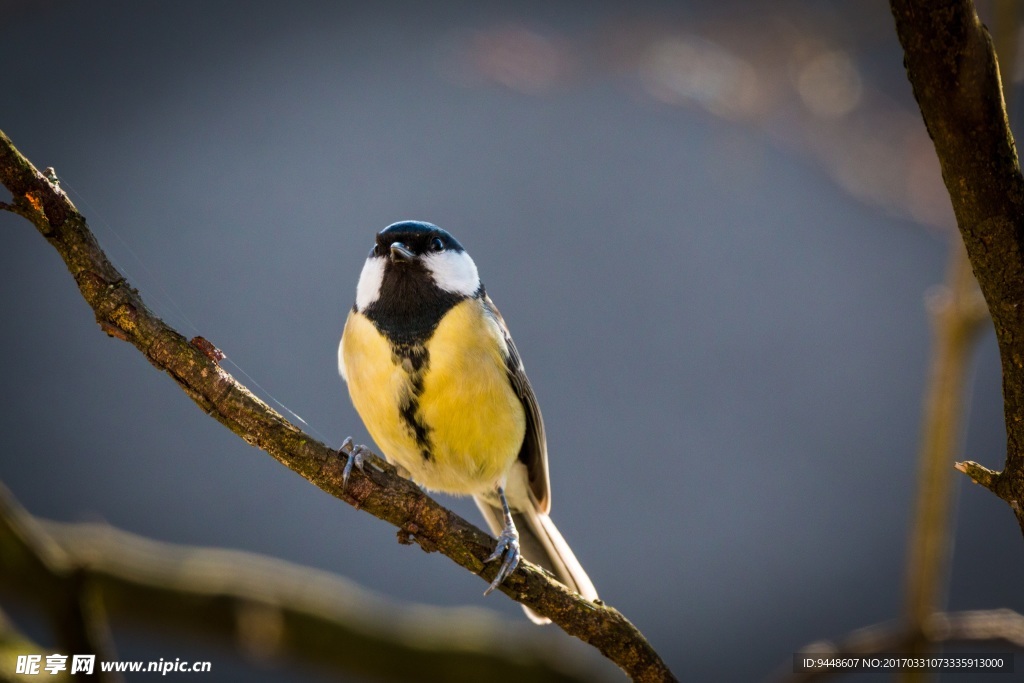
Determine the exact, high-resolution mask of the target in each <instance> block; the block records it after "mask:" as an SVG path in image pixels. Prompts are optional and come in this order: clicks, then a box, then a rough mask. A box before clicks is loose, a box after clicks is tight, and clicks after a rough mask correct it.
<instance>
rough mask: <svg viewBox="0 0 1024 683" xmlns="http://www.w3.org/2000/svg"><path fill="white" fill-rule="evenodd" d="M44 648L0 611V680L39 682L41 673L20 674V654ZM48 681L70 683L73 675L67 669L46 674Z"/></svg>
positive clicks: (5, 681) (40, 651)
mask: <svg viewBox="0 0 1024 683" xmlns="http://www.w3.org/2000/svg"><path fill="white" fill-rule="evenodd" d="M42 652H43V648H42V647H41V646H40V645H38V644H37V643H33V642H32V641H31V640H29V639H28V638H26V637H25V636H23V635H22V634H21V633H19V632H18V630H17V629H16V628H15V627H14V624H12V623H11V622H10V620H9V619H8V618H7V615H5V614H4V613H3V612H2V611H0V682H2V683H37V682H38V680H39V675H38V674H36V675H32V674H19V673H16V671H17V663H18V656H19V655H38V654H40V653H42ZM46 680H47V681H54V683H68V681H70V680H71V677H70V676H69V675H68V672H67V670H65V671H58V672H57V673H56V674H50V673H49V672H47V674H46Z"/></svg>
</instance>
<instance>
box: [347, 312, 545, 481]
mask: <svg viewBox="0 0 1024 683" xmlns="http://www.w3.org/2000/svg"><path fill="white" fill-rule="evenodd" d="M423 348H424V349H425V351H426V362H425V364H424V366H423V367H422V368H421V369H420V371H419V372H417V371H416V370H415V368H413V367H412V364H410V363H409V362H408V361H406V362H404V363H403V361H402V357H401V356H400V355H399V354H396V353H395V352H394V350H393V348H392V345H391V343H390V342H389V341H388V340H387V338H386V337H384V336H383V335H381V334H380V332H378V331H377V328H376V327H374V325H373V323H372V322H370V320H368V319H367V318H366V317H365V316H364V315H362V314H361V313H358V312H352V313H351V314H349V318H348V321H347V323H346V325H345V334H344V336H343V337H342V349H341V351H342V355H343V357H344V361H345V369H346V374H347V376H348V387H349V395H350V396H351V397H352V403H353V404H354V405H355V407H356V410H357V411H358V412H359V415H360V417H362V419H363V422H364V423H365V424H366V427H367V429H368V430H369V432H370V435H371V436H372V437H373V439H374V441H376V442H377V445H378V446H379V447H380V448H381V450H383V452H384V455H385V456H387V458H388V459H389V460H391V461H392V462H394V463H395V464H396V465H399V466H401V467H403V468H405V469H406V470H407V471H408V472H409V474H410V475H411V477H412V479H413V480H414V481H416V482H418V483H420V484H422V485H423V486H426V487H427V488H430V489H434V490H439V491H444V492H447V493H454V494H474V493H483V492H486V491H489V490H491V489H493V487H494V485H495V484H496V483H497V482H498V481H499V480H500V479H501V478H502V477H503V476H504V475H505V473H506V472H507V471H508V468H509V467H511V465H512V464H513V463H514V462H515V460H516V457H517V456H518V454H519V449H520V447H521V445H522V442H523V437H524V435H525V432H526V416H525V412H524V409H523V405H522V403H521V401H520V400H519V397H518V396H517V395H516V393H515V391H514V390H513V389H512V386H511V384H510V383H509V380H508V374H507V370H506V369H505V362H504V357H503V355H502V353H503V351H504V340H503V337H502V334H501V330H500V328H499V327H498V325H497V323H496V322H495V321H494V320H493V319H492V318H491V317H490V316H489V315H488V314H487V313H486V312H485V310H484V308H483V306H482V305H481V303H480V302H479V301H477V300H475V299H467V300H465V301H462V302H460V303H459V304H457V305H456V306H454V307H453V308H452V309H451V310H450V311H449V312H448V313H447V314H446V315H445V316H444V318H442V320H441V322H440V324H439V325H438V326H437V329H436V330H435V331H434V333H433V335H432V336H431V337H430V338H429V339H427V340H426V341H425V342H424V343H423ZM417 427H418V428H419V430H420V431H419V437H420V438H419V439H417ZM425 446H426V447H425Z"/></svg>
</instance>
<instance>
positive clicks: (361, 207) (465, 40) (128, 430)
mask: <svg viewBox="0 0 1024 683" xmlns="http://www.w3.org/2000/svg"><path fill="white" fill-rule="evenodd" d="M369 5H370V4H369V3H366V4H365V6H364V5H357V4H355V3H328V2H297V3H281V2H259V3H205V2H197V1H194V0H183V1H180V2H176V3H171V4H167V3H163V4H151V3H135V2H127V1H114V0H96V1H94V2H89V3H77V2H68V1H66V0H54V1H51V2H47V3H37V2H25V1H13V2H12V0H4V1H3V3H2V7H0V13H2V14H3V16H4V17H5V21H4V24H5V30H4V39H3V41H2V42H0V63H3V64H4V65H5V66H6V68H5V69H4V72H5V75H4V85H3V90H2V93H0V129H2V130H4V132H6V133H7V134H8V135H9V136H10V137H11V138H12V139H13V141H14V143H15V145H17V146H18V147H19V149H20V150H21V151H22V152H23V153H24V154H25V155H26V156H28V157H29V158H30V159H31V160H32V161H33V162H34V163H35V164H36V165H37V166H39V167H40V168H43V167H45V166H54V167H55V168H56V171H57V173H58V175H59V176H60V178H61V179H62V183H63V185H62V186H63V187H64V189H65V190H67V191H68V193H69V195H70V197H71V199H72V200H73V201H74V202H75V203H76V205H77V206H78V208H79V209H80V210H81V211H82V212H83V213H84V214H85V215H86V217H87V218H88V220H89V224H90V226H91V227H92V229H93V231H94V232H95V233H96V235H97V237H98V238H99V240H100V242H101V244H102V245H103V247H104V248H105V249H106V250H107V253H108V254H109V255H110V256H111V258H112V259H113V261H114V262H115V265H117V266H118V267H119V268H121V269H122V271H123V272H125V273H126V274H127V276H128V278H129V280H130V281H131V283H132V284H133V285H135V286H136V287H138V288H139V290H140V291H141V293H142V296H143V297H144V299H145V300H146V301H147V303H148V304H149V305H150V306H151V307H152V308H153V309H154V311H155V312H156V313H157V314H158V315H160V316H161V317H163V318H164V319H165V320H166V321H167V322H168V323H170V324H171V325H172V326H174V327H176V328H177V329H178V330H179V331H180V332H181V333H182V334H184V335H185V336H188V337H191V336H194V335H202V336H204V337H206V338H207V339H209V340H210V341H211V342H213V343H214V344H216V345H217V346H218V347H220V348H221V349H222V350H223V351H224V352H225V353H226V354H227V356H228V358H229V360H230V361H231V362H232V363H233V364H234V365H231V364H226V365H225V368H226V369H227V370H228V371H230V372H232V374H234V375H235V376H236V377H237V378H238V379H239V380H240V381H241V382H242V383H243V384H246V385H247V386H249V387H250V388H251V389H253V390H254V391H255V392H256V393H258V394H259V395H261V396H262V397H263V398H264V399H265V400H267V401H268V402H272V405H275V407H278V409H279V410H281V411H282V412H284V409H283V408H281V407H279V406H277V404H276V403H273V402H274V401H278V402H280V403H281V404H283V405H284V406H287V409H289V410H291V411H294V412H295V413H297V414H298V415H301V416H302V418H303V419H304V420H305V421H306V422H308V424H309V425H310V427H311V429H312V430H315V431H314V435H315V436H320V437H322V438H323V439H324V440H325V441H326V442H327V443H329V444H332V445H335V446H337V445H340V444H341V442H342V440H343V438H344V437H345V436H347V435H352V436H354V437H355V439H356V441H357V442H359V441H364V442H366V443H372V442H370V441H369V438H368V436H367V435H366V432H365V431H364V429H363V427H362V425H361V423H360V421H359V418H358V417H357V415H356V414H355V412H354V410H353V409H352V407H351V405H350V403H349V400H348V397H347V393H346V391H345V388H344V385H343V384H342V382H341V380H340V378H339V377H338V375H337V370H336V355H335V354H336V345H337V340H338V338H339V336H340V334H341V330H342V326H343V323H344V319H345V315H346V313H347V310H348V307H349V306H350V305H351V303H352V301H353V299H354V293H355V285H356V280H357V278H358V274H359V269H360V267H361V265H362V262H363V259H364V258H365V255H366V253H367V251H368V249H369V247H370V246H371V243H372V238H373V234H374V233H375V232H376V231H378V230H380V229H381V228H383V227H384V226H386V225H388V224H389V223H391V222H393V221H396V220H400V219H421V220H427V221H431V222H434V223H437V224H438V225H440V226H442V227H444V228H446V229H448V230H449V231H451V232H452V233H453V234H455V235H456V236H457V237H458V239H459V240H460V241H461V242H462V243H463V244H464V245H465V246H466V248H467V250H468V251H469V252H470V253H471V254H472V255H473V257H474V259H475V260H476V262H477V264H478V266H479V268H480V271H481V274H482V277H483V279H484V282H485V283H486V285H487V288H488V291H489V292H490V294H491V296H492V297H493V298H494V300H495V302H496V303H497V304H498V306H499V307H500V308H501V310H502V313H503V314H504V316H505V319H506V320H507V321H508V323H509V326H510V328H511V330H512V332H513V334H514V336H515V339H516V342H517V344H518V346H519V349H520V351H521V353H522V355H523V358H524V361H525V363H526V367H527V371H528V372H529V375H530V378H531V380H532V382H533V385H534V387H535V389H536V392H537V395H538V397H539V400H540V405H541V407H542V410H543V412H544V417H545V423H546V425H547V431H548V440H549V447H550V453H551V477H552V483H553V501H554V507H553V515H552V516H553V518H554V520H555V521H556V522H557V524H558V526H559V528H560V529H561V531H562V532H563V534H564V535H565V536H566V538H567V539H568V541H569V542H570V544H571V545H572V547H573V548H574V550H575V552H576V554H577V555H578V557H579V559H580V561H581V562H582V563H583V565H584V566H585V567H586V568H587V571H588V572H589V574H590V576H591V578H592V579H593V581H594V583H595V584H596V586H597V588H598V591H599V592H600V594H601V596H602V598H604V599H605V600H606V601H607V602H608V603H609V604H611V605H613V606H615V607H616V608H618V609H619V610H621V611H622V612H623V613H624V614H625V615H626V616H627V617H628V618H629V619H630V620H632V621H633V622H634V623H635V624H636V625H637V626H638V627H639V628H640V629H641V630H642V631H643V632H644V633H645V635H646V636H647V637H648V638H649V639H650V641H651V643H652V644H653V646H654V647H655V648H656V649H657V650H659V652H660V653H661V654H662V655H663V656H664V657H665V658H666V659H667V661H668V664H669V665H670V666H671V667H672V669H673V670H674V672H675V673H676V675H677V676H679V677H680V678H681V679H687V680H699V681H709V680H737V681H738V680H756V679H760V678H763V677H765V676H768V675H769V674H771V673H772V672H775V671H777V670H778V669H779V668H780V667H785V666H786V665H787V663H788V662H790V661H791V657H792V653H793V652H794V651H796V650H797V649H798V648H800V647H802V646H804V645H806V644H807V643H809V642H812V641H815V640H819V639H825V638H833V639H834V638H840V637H842V636H843V635H844V634H846V633H848V632H849V631H852V630H854V629H857V628H860V627H863V626H866V625H869V624H873V623H876V622H880V621H885V620H888V619H893V618H895V617H897V616H899V614H900V613H901V610H902V608H903V595H904V567H905V565H906V557H907V549H906V544H907V538H908V533H909V528H910V520H911V513H912V510H913V502H914V498H913V496H914V491H915V473H916V463H917V449H918V444H919V441H920V422H921V413H922V408H921V399H922V393H923V391H924V386H925V379H926V370H927V360H928V354H929V351H930V347H931V338H930V332H929V321H928V316H927V314H926V310H925V299H926V296H927V294H928V292H929V291H930V290H931V288H933V287H934V286H935V285H937V284H939V283H941V282H942V280H943V278H944V272H945V268H946V263H947V260H948V250H949V240H950V236H951V235H952V234H953V232H952V230H953V220H952V214H951V209H950V206H949V200H948V197H947V196H946V193H945V190H944V188H943V187H942V184H941V179H940V177H939V172H938V166H937V162H936V160H935V155H934V151H933V149H932V146H931V143H930V141H929V139H928V136H927V133H926V131H925V129H924V126H923V124H922V122H921V120H920V116H919V113H918V110H917V107H916V105H915V103H914V100H913V97H912V94H911V91H910V86H909V84H908V82H907V80H906V76H905V74H904V70H903V66H902V51H901V50H900V47H899V44H898V42H897V40H896V35H895V30H894V28H893V22H892V18H891V15H890V14H889V9H888V5H887V3H885V2H881V1H880V0H872V1H871V2H860V3H846V2H810V1H806V2H796V1H790V0H787V1H783V2H778V1H774V2H732V1H726V2H721V1H718V2H714V3H712V2H654V1H640V2H634V3H629V8H628V9H626V5H625V4H623V3H614V2H589V3H582V2H576V3H545V2H524V3H517V6H516V7H515V8H514V9H513V8H511V7H509V6H502V5H500V4H483V3H472V2H445V3H414V2H404V3H403V2H384V3H375V4H373V5H372V6H369ZM983 8H984V7H983ZM1004 71H1005V69H1004ZM1021 75H1022V70H1021V69H1019V68H1017V65H1014V68H1013V69H1012V70H1010V71H1009V73H1004V74H1003V77H1004V83H1005V85H1006V87H1007V89H1008V90H1010V89H1011V88H1016V87H1017V85H1018V84H1019V82H1020V80H1021ZM2 199H6V197H3V198H2ZM0 235H2V245H3V246H2V249H0V272H2V277H3V282H4V284H3V286H2V287H0V315H2V316H3V318H4V319H5V320H7V321H8V323H7V324H8V326H9V327H8V331H7V334H4V335H0V356H2V357H3V358H4V359H5V360H4V366H3V367H4V379H5V386H6V391H7V392H8V399H7V400H6V402H5V403H6V405H7V408H6V409H5V410H4V411H3V412H2V414H0V435H2V439H3V441H2V444H0V453H2V454H0V479H2V481H3V482H5V483H6V485H7V486H8V487H10V488H11V490H12V491H13V493H14V495H15V496H16V497H17V498H18V499H19V500H20V501H21V503H22V504H23V505H24V506H25V507H26V508H27V509H28V510H29V511H30V512H32V513H34V514H36V515H39V516H42V517H46V518H50V519H56V520H64V521H103V522H107V523H109V524H111V525H114V526H116V527H119V528H122V529H126V530H128V531H132V532H135V533H138V534H142V535H145V536H148V537H151V538H154V539H158V540H163V541H171V542H176V543H187V544H194V545H210V546H221V547H227V548H237V549H243V550H249V551H254V552H258V553H264V554H267V555H271V556H274V557H280V558H285V559H287V560H289V561H292V562H296V563H300V564H304V565H308V566H311V567H315V568H319V569H322V570H327V571H330V572H334V573H337V574H340V575H344V576H346V577H349V578H351V579H353V580H354V581H356V582H358V583H360V584H362V585H363V586H365V587H367V588H369V589H371V590H373V591H375V592H377V593H379V594H381V595H383V596H386V597H387V598H389V599H392V600H395V601H400V602H415V603H426V604H434V605H472V606H477V607H486V608H487V609H489V610H493V611H495V612H497V613H499V614H500V615H502V617H503V618H505V619H507V620H508V621H509V622H517V623H518V622H524V621H525V617H524V616H523V615H522V612H521V611H520V609H519V606H518V605H516V604H515V603H513V602H512V601H510V600H508V599H507V598H505V597H504V596H502V595H493V596H491V597H489V598H486V599H485V598H483V597H481V592H482V591H483V589H484V587H485V586H484V583H483V582H482V581H481V580H480V579H478V578H476V577H474V576H472V575H470V574H469V573H467V572H465V571H464V570H462V569H460V568H458V567H456V566H454V565H453V564H452V563H451V561H449V560H448V559H446V558H444V557H441V556H439V555H436V554H433V555H427V554H424V553H422V552H419V551H415V550H413V549H411V548H408V547H404V546H400V545H399V544H397V543H396V542H395V535H394V531H393V529H392V528H391V527H389V526H387V525H386V524H384V523H383V522H380V521H378V520H376V519H374V518H372V517H371V516H369V515H367V514H363V513H360V512H357V511H355V510H353V509H352V508H351V507H349V506H347V505H344V504H341V503H340V502H339V501H337V500H334V499H332V498H330V497H329V496H327V495H325V494H324V493H322V492H320V491H319V490H317V489H316V488H315V487H313V486H311V485H310V484H308V483H307V482H305V481H304V480H302V479H301V478H300V477H298V476H296V475H295V474H293V473H292V472H290V471H289V470H287V469H285V468H284V467H282V466H280V465H279V464H278V463H277V462H275V461H274V460H273V459H272V458H270V457H267V456H266V455H265V454H264V453H262V452H261V451H258V450H256V449H254V448H252V447H250V446H248V445H247V444H245V443H244V442H243V441H242V440H240V439H238V438H237V437H235V436H234V435H233V434H231V433H230V432H229V431H228V430H226V429H225V428H223V427H222V426H221V425H219V424H217V423H216V422H215V421H213V420H211V419H209V418H208V417H207V416H206V415H204V414H203V413H202V411H200V410H197V409H196V406H195V405H193V404H192V402H191V401H189V400H188V399H187V397H186V396H185V395H183V393H182V392H181V390H180V389H179V388H178V387H177V386H176V385H175V383H174V382H172V381H170V380H169V378H168V377H167V376H165V375H164V374H162V373H159V372H155V371H154V370H153V368H152V367H151V366H150V365H149V364H148V363H147V362H146V361H145V359H144V358H143V357H142V356H141V354H139V353H138V352H137V351H136V350H135V349H134V348H131V347H130V346H128V345H127V344H124V343H122V342H120V341H117V340H113V339H110V338H108V337H107V336H106V335H105V334H103V333H102V332H101V331H100V330H99V329H98V327H97V325H96V323H95V320H94V318H93V314H92V312H91V311H90V310H89V309H88V307H87V306H86V304H85V303H84V302H83V300H82V299H81V296H80V295H79V293H78V292H77V290H76V288H75V287H74V283H73V281H72V280H71V278H70V277H69V276H68V273H67V271H66V269H65V267H64V265H63V263H62V262H61V261H60V260H59V257H58V255H57V253H56V252H55V251H54V250H53V249H52V248H51V247H50V246H49V245H48V244H46V242H45V240H43V239H41V238H40V236H39V235H38V234H37V233H36V231H35V230H34V229H33V228H32V227H31V226H30V225H29V224H28V223H27V222H26V221H24V220H23V219H21V218H19V217H16V216H13V215H11V214H7V213H0ZM239 368H240V369H239ZM971 397H972V398H971V401H970V403H971V406H970V407H971V410H970V414H969V419H968V427H967V436H966V443H965V452H966V457H967V458H968V459H973V460H978V461H980V462H982V463H983V464H986V465H988V466H990V467H993V468H996V469H999V468H1001V467H1002V464H1003V461H1004V449H1005V436H1004V429H1003V424H1002V401H1001V393H1000V375H999V365H998V354H997V350H996V345H995V340H994V336H993V334H992V333H991V330H990V326H989V327H987V328H986V333H985V335H984V337H983V340H982V342H981V344H980V345H979V350H978V352H977V353H976V355H975V360H974V366H973V371H972V390H971ZM955 486H956V488H957V494H956V499H957V502H956V510H955V526H956V541H955V550H954V555H953V561H952V565H951V574H950V577H949V589H948V600H947V605H948V607H949V608H950V609H957V610H960V609H985V608H997V607H1009V608H1013V609H1016V610H1018V611H1020V610H1024V594H1022V591H1021V590H1020V580H1019V578H1020V568H1021V566H1022V563H1024V544H1022V543H1021V542H1020V532H1019V529H1018V527H1017V524H1016V522H1015V520H1014V518H1013V516H1012V514H1011V512H1010V510H1009V509H1007V506H1006V505H1005V504H1004V503H1003V502H1002V501H1000V500H998V499H997V498H996V497H995V496H994V495H992V494H991V493H989V492H987V491H985V490H983V489H981V488H979V487H973V486H972V485H971V484H970V482H969V481H968V480H967V479H966V477H963V476H959V475H958V476H957V478H956V480H955ZM441 500H442V503H443V504H445V505H449V506H451V507H452V508H453V509H455V510H456V511H458V512H460V513H461V514H462V515H463V516H465V517H466V518H467V519H470V520H471V521H473V522H474V523H477V524H480V520H479V518H478V516H477V512H476V510H475V508H474V506H473V505H472V502H471V501H468V500H455V499H451V498H444V497H442V498H441ZM481 526H482V524H481ZM311 528H312V529H315V530H316V533H309V530H310V529H311ZM13 613H14V615H15V617H16V618H17V619H19V620H20V621H19V625H20V626H22V627H23V628H24V630H25V631H26V632H28V633H29V634H31V635H33V636H34V637H35V638H36V639H37V640H38V641H39V642H42V643H47V642H48V638H49V636H48V635H47V633H46V631H45V629H44V628H43V624H42V622H39V621H38V620H37V617H35V616H33V614H32V613H31V612H30V611H20V612H19V611H15V612H13ZM548 633H549V635H550V638H552V639H563V640H565V641H566V647H567V648H569V649H571V650H572V651H573V652H575V653H576V656H579V657H582V658H593V657H596V653H591V652H590V650H589V648H587V647H585V646H577V645H575V644H573V643H572V639H570V638H569V637H568V636H566V635H565V634H563V633H562V632H561V631H559V630H557V629H555V628H553V627H549V628H548ZM115 638H116V640H117V645H118V654H119V656H121V657H122V658H125V659H133V658H138V659H143V658H152V659H156V658H157V657H164V658H165V659H167V658H169V659H173V658H175V657H181V658H186V657H189V656H193V655H194V656H193V658H197V659H210V660H212V661H213V670H214V672H215V679H216V680H282V681H285V680H286V681H313V680H322V679H323V677H324V674H323V673H322V672H318V671H317V670H316V669H307V668H300V667H293V666H291V665H289V664H288V663H277V664H274V663H273V662H271V663H262V664H261V663H254V662H250V661H248V660H246V659H245V658H243V657H241V656H239V655H237V654H234V653H231V652H229V651H224V650H218V649H203V646H202V645H201V644H196V643H188V642H183V643H177V642H175V643H167V642H166V641H161V640H155V639H154V638H152V637H150V636H147V633H146V631H145V630H144V629H143V630H135V629H132V630H127V629H122V630H115ZM197 652H198V653H199V654H198V655H196V654H195V653H197ZM596 659H597V664H596V666H597V667H598V668H599V669H600V670H601V671H604V672H606V673H608V674H609V675H610V676H611V678H612V680H614V679H615V677H616V676H617V674H616V673H615V669H614V667H612V666H611V665H608V664H607V663H603V662H602V661H601V660H600V657H596ZM268 667H269V668H268Z"/></svg>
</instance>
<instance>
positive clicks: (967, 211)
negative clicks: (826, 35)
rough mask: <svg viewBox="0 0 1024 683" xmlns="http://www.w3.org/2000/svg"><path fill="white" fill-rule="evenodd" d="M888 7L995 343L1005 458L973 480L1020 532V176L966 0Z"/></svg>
mask: <svg viewBox="0 0 1024 683" xmlns="http://www.w3.org/2000/svg"><path fill="white" fill-rule="evenodd" d="M890 5H891V8H892V13H893V17H894V18H895V21H896V33H897V34H898V36H899V40H900V44H901V45H902V46H903V50H904V55H905V57H904V63H905V65H906V69H907V76H908V78H909V79H910V83H911V85H912V86H913V90H914V97H915V98H916V99H917V103H918V105H919V106H920V108H921V114H922V116H923V118H924V122H925V125H926V126H927V128H928V133H929V135H931V138H932V141H933V142H934V143H935V151H936V152H937V154H938V157H939V162H940V164H941V166H942V177H943V180H944V181H945V184H946V189H947V190H948V191H949V195H950V198H951V199H952V201H953V210H954V213H955V214H956V219H957V226H958V227H959V229H960V234H961V236H962V237H963V240H964V244H965V245H966V247H967V254H968V257H969V258H970V261H971V266H972V268H973V271H974V275H975V277H976V278H977V280H978V284H979V285H980V286H981V291H982V293H983V294H984V296H985V301H986V303H987V304H988V308H989V312H990V313H991V315H992V321H993V323H994V325H995V330H996V339H997V341H998V343H999V354H1000V358H1001V364H1002V371H1003V409H1004V416H1005V421H1006V436H1007V450H1006V464H1005V467H1004V469H1003V471H1002V472H1000V473H993V474H992V476H990V477H979V478H976V479H974V481H975V482H978V483H984V484H985V485H986V487H987V488H989V489H990V490H991V491H992V492H993V493H995V494H996V495H997V496H999V497H1000V498H1002V499H1003V500H1005V501H1006V502H1007V503H1008V504H1009V505H1010V507H1011V508H1012V509H1013V512H1014V514H1015V515H1016V517H1017V521H1018V523H1019V524H1020V527H1021V531H1022V533H1024V210H1022V209H1024V178H1022V176H1021V172H1020V166H1019V164H1018V160H1017V151H1016V148H1015V146H1014V141H1013V135H1012V133H1011V132H1010V127H1009V123H1008V121H1007V117H1006V109H1005V106H1004V103H1003V93H1002V85H1001V82H1000V79H999V66H998V64H997V62H996V57H995V50H994V49H993V47H992V40H991V38H990V37H989V34H988V31H987V30H986V29H985V27H984V26H983V25H982V24H981V21H980V20H979V19H978V15H977V13H976V12H975V8H974V4H973V2H971V0H937V1H936V0H932V1H929V2H924V1H923V0H891V2H890ZM961 471H963V468H961Z"/></svg>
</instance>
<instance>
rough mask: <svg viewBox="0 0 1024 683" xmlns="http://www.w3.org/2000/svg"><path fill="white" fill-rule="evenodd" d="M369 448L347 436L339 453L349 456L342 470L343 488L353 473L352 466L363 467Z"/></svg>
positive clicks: (343, 488)
mask: <svg viewBox="0 0 1024 683" xmlns="http://www.w3.org/2000/svg"><path fill="white" fill-rule="evenodd" d="M369 452H370V451H369V449H368V448H367V447H366V446H363V445H361V444H353V443H352V437H351V436H349V437H346V439H345V441H344V442H343V443H342V444H341V448H339V449H338V455H345V456H346V457H347V458H348V462H346V463H345V469H344V470H342V472H341V488H342V490H345V487H346V486H348V478H349V476H350V475H351V474H352V467H353V466H355V467H358V468H359V469H360V470H362V469H363V465H364V464H365V463H366V454H367V453H369Z"/></svg>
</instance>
